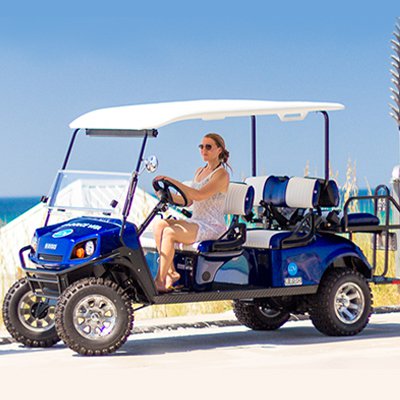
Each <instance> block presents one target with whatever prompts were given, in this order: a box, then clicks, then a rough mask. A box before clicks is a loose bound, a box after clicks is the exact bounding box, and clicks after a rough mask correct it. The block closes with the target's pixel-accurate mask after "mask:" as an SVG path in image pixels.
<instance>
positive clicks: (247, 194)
mask: <svg viewBox="0 0 400 400" xmlns="http://www.w3.org/2000/svg"><path fill="white" fill-rule="evenodd" d="M253 202H254V188H253V187H252V186H249V185H246V184H245V183H237V182H230V183H229V188H228V193H227V195H226V200H225V207H224V213H225V214H232V215H247V214H248V213H250V212H251V209H252V208H253Z"/></svg>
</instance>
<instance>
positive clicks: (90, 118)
mask: <svg viewBox="0 0 400 400" xmlns="http://www.w3.org/2000/svg"><path fill="white" fill-rule="evenodd" d="M342 109H344V106H343V105H342V104H339V103H318V102H305V101H264V100H192V101H176V102H168V103H155V104H140V105H133V106H121V107H110V108H102V109H99V110H95V111H91V112H88V113H86V114H83V115H81V116H80V117H78V118H77V119H75V120H74V121H72V122H71V124H70V125H69V126H70V128H73V129H77V128H81V129H121V130H122V129H123V130H142V129H157V128H160V127H162V126H165V125H168V124H171V123H173V122H178V121H185V120H190V119H202V120H217V119H224V118H226V117H244V116H251V115H277V116H278V117H279V118H280V119H281V120H282V121H293V120H302V119H304V118H305V117H306V116H307V114H308V113H309V112H311V111H333V110H342Z"/></svg>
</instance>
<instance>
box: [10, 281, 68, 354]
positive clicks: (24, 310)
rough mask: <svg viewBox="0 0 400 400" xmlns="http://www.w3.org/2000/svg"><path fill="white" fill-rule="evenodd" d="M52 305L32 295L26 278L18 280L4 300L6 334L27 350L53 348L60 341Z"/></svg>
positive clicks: (47, 300)
mask: <svg viewBox="0 0 400 400" xmlns="http://www.w3.org/2000/svg"><path fill="white" fill-rule="evenodd" d="M55 303H56V301H55V300H49V299H46V298H44V297H41V296H39V295H36V294H35V293H33V292H32V290H31V288H30V286H29V282H28V281H27V280H26V278H22V279H20V280H19V281H17V282H15V283H14V285H13V286H11V288H10V290H9V291H8V292H7V294H6V296H5V298H4V303H3V320H4V325H5V326H6V328H7V331H8V332H9V333H10V335H11V336H12V337H13V338H14V339H15V340H16V341H17V342H20V343H22V344H24V345H25V346H28V347H51V346H53V345H54V344H56V343H57V342H58V341H59V340H60V339H59V337H58V335H57V332H56V329H55V324H54V315H55Z"/></svg>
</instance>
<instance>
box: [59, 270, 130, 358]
mask: <svg viewBox="0 0 400 400" xmlns="http://www.w3.org/2000/svg"><path fill="white" fill-rule="evenodd" d="M132 327H133V309H132V303H131V300H130V298H129V296H128V295H127V294H126V293H125V292H124V290H123V289H122V288H121V287H120V286H118V285H117V284H116V283H114V282H112V281H110V280H104V279H101V278H85V279H82V280H80V281H78V282H75V283H74V284H73V285H71V286H69V287H68V288H67V289H66V290H65V291H64V292H63V294H62V295H61V297H60V299H59V301H58V303H57V308H56V329H57V332H58V334H59V336H60V338H61V339H62V340H63V341H64V343H65V344H66V345H67V346H68V347H70V348H71V349H72V350H74V351H76V352H77V353H80V354H83V355H95V356H98V355H104V354H109V353H113V352H115V351H116V350H117V349H119V348H120V347H121V346H122V345H123V344H124V343H125V342H126V340H127V339H128V336H129V335H130V333H131V330H132Z"/></svg>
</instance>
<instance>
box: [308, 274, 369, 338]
mask: <svg viewBox="0 0 400 400" xmlns="http://www.w3.org/2000/svg"><path fill="white" fill-rule="evenodd" d="M371 311H372V295H371V290H370V288H369V286H368V282H367V281H366V279H365V278H364V276H363V275H361V274H360V273H359V272H357V271H353V270H351V269H337V270H332V271H330V272H329V273H328V275H326V276H325V277H324V279H323V280H322V282H321V284H320V287H319V289H318V293H317V296H316V299H315V302H314V304H313V306H312V308H311V310H310V318H311V321H312V323H313V324H314V326H315V327H316V328H317V329H318V330H319V331H320V332H322V333H324V334H325V335H329V336H352V335H356V334H357V333H359V332H361V331H362V330H363V329H364V328H365V326H366V325H367V324H368V321H369V318H370V315H371Z"/></svg>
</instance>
